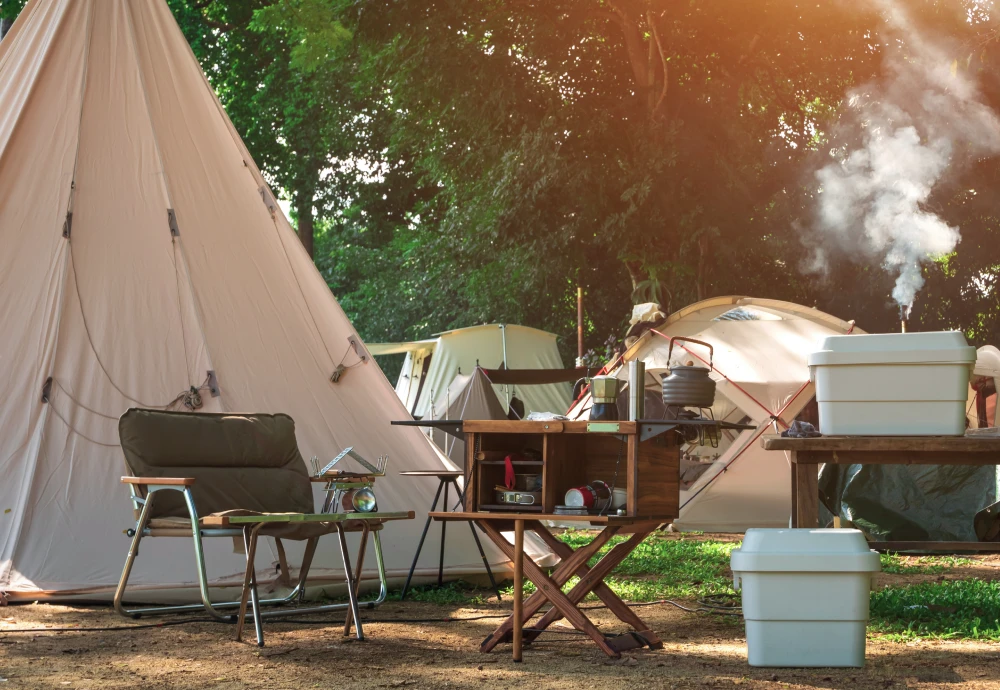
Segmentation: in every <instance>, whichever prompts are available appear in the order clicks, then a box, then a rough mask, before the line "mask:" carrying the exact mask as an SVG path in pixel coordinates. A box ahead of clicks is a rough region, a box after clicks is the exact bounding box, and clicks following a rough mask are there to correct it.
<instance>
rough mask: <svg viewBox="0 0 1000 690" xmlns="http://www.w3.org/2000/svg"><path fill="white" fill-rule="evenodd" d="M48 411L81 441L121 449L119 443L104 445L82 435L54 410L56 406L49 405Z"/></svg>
mask: <svg viewBox="0 0 1000 690" xmlns="http://www.w3.org/2000/svg"><path fill="white" fill-rule="evenodd" d="M49 409H51V410H52V414H54V415H55V416H56V417H58V418H59V419H60V420H61V421H62V423H63V424H65V425H66V426H67V428H69V430H70V431H72V432H73V433H74V434H76V435H77V436H79V437H80V438H82V439H83V440H85V441H90V442H91V443H93V444H94V445H96V446H104V447H105V448H120V447H121V444H120V443H104V442H102V441H97V440H94V439H92V438H90V437H89V436H87V435H86V434H84V433H83V432H81V431H80V430H79V429H77V428H76V427H75V426H73V425H72V424H70V422H69V420H68V419H66V418H65V417H63V416H62V413H60V412H59V410H57V409H56V406H55V405H53V404H52V403H51V402H50V403H49Z"/></svg>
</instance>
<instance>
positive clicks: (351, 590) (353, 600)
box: [337, 522, 365, 640]
mask: <svg viewBox="0 0 1000 690" xmlns="http://www.w3.org/2000/svg"><path fill="white" fill-rule="evenodd" d="M337 536H339V537H340V557H341V559H343V561H344V574H345V576H346V577H347V600H348V601H349V602H350V609H351V614H352V615H353V616H354V627H355V630H357V638H358V639H359V640H363V639H365V632H364V630H363V629H362V628H361V615H360V611H358V595H357V592H356V589H355V586H354V573H353V572H351V555H350V553H349V552H348V550H347V537H346V536H345V534H344V525H343V524H342V523H340V522H338V523H337Z"/></svg>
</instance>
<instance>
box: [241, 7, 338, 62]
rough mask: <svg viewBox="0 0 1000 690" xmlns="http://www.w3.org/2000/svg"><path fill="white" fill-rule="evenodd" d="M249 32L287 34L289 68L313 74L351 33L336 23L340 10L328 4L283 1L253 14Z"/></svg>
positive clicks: (332, 55) (328, 59) (327, 60)
mask: <svg viewBox="0 0 1000 690" xmlns="http://www.w3.org/2000/svg"><path fill="white" fill-rule="evenodd" d="M249 28H250V29H251V30H253V31H260V32H278V33H284V34H285V35H286V36H287V37H288V39H289V43H290V45H291V49H290V50H289V53H288V55H289V66H290V67H292V68H293V69H296V70H301V71H303V72H313V71H315V70H317V69H318V68H320V67H321V66H322V65H323V64H324V63H327V62H329V61H330V60H332V59H333V57H334V54H335V52H336V51H337V49H338V48H341V47H343V46H344V45H345V44H346V43H347V42H348V41H349V40H350V38H351V32H350V31H349V30H348V29H346V28H345V27H344V26H343V25H342V24H341V23H340V22H339V21H337V8H336V7H334V6H333V5H332V4H331V3H330V2H327V1H326V0H280V2H276V3H275V4H273V5H270V6H267V7H262V8H260V9H257V10H254V12H253V19H251V20H250V24H249Z"/></svg>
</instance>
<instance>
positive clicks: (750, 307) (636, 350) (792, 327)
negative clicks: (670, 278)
mask: <svg viewBox="0 0 1000 690" xmlns="http://www.w3.org/2000/svg"><path fill="white" fill-rule="evenodd" d="M861 332H862V331H861V330H860V329H858V328H855V326H854V324H853V322H849V321H842V320H840V319H838V318H835V317H833V316H830V315H829V314H825V313H823V312H821V311H818V310H816V309H811V308H809V307H804V306H801V305H798V304H792V303H790V302H780V301H777V300H767V299H754V298H750V297H718V298H715V299H710V300H705V301H702V302H698V303H697V304H694V305H691V306H689V307H686V308H684V309H682V310H680V311H678V312H675V313H674V314H671V315H670V317H669V318H668V319H667V320H666V321H665V322H664V323H663V324H662V325H660V326H659V327H657V328H655V329H654V330H650V331H647V332H646V333H644V334H643V335H642V337H640V338H639V340H638V341H637V342H635V343H634V344H633V345H632V347H630V348H629V349H628V351H626V352H625V355H624V360H625V361H629V360H633V359H637V360H641V361H643V362H645V365H646V374H647V375H646V400H647V403H646V405H647V408H646V417H647V418H654V417H655V416H656V410H654V409H651V406H650V402H649V401H650V400H652V401H654V402H655V401H656V400H657V398H659V395H660V392H661V387H660V385H661V384H660V375H661V374H663V373H665V372H666V371H667V369H669V367H670V366H676V365H678V364H684V363H687V362H689V361H690V362H693V363H695V364H699V365H701V366H705V365H707V364H708V362H709V359H710V358H709V353H708V351H707V350H706V349H705V348H703V347H702V346H699V345H693V344H691V343H687V342H678V343H677V344H676V345H675V346H674V350H673V354H672V356H671V357H670V359H669V360H668V357H667V355H668V350H669V345H670V340H669V339H670V338H671V337H674V336H684V337H687V338H695V339H697V340H701V341H705V342H707V343H709V344H710V345H712V347H713V348H714V361H713V364H714V370H713V371H712V374H711V377H712V379H714V380H715V382H716V396H715V405H714V407H713V413H714V415H715V418H716V419H720V420H725V421H729V422H742V423H745V424H752V425H753V426H754V428H753V429H749V430H744V431H741V432H738V433H734V432H724V433H723V435H722V438H721V439H720V443H719V447H718V448H712V447H711V446H698V445H696V444H692V445H689V446H686V447H685V448H684V451H685V452H684V454H683V457H682V459H681V495H680V506H681V507H680V517H679V518H678V519H677V520H675V521H674V525H675V526H676V527H677V528H678V529H681V530H703V531H706V532H713V531H714V532H742V531H744V530H746V529H747V528H748V527H787V526H788V520H789V515H790V512H791V488H790V487H791V471H790V469H789V465H788V459H787V458H786V457H785V454H784V453H775V452H770V451H765V450H764V449H763V448H761V446H760V437H761V436H763V435H764V434H765V433H777V432H779V431H781V430H782V429H785V428H787V426H788V424H790V423H791V422H792V420H794V419H795V417H796V416H797V415H798V414H799V413H800V412H801V411H802V409H803V408H804V407H805V405H806V404H808V403H809V401H810V400H812V398H813V397H814V395H815V391H814V388H813V385H812V384H811V383H810V382H809V369H808V367H807V365H806V361H807V358H808V356H809V353H810V352H812V351H813V350H815V349H816V348H817V347H818V346H819V344H820V342H821V341H822V339H823V338H824V337H826V336H828V335H843V334H845V333H861ZM612 373H613V374H614V375H615V376H617V377H618V378H620V379H623V380H626V379H627V378H628V367H627V366H620V367H618V368H617V369H616V370H615V371H613V372H612ZM625 399H626V400H627V398H625ZM626 404H627V403H626ZM621 406H622V403H621V401H620V402H619V407H621ZM589 407H590V401H589V398H586V397H585V398H584V399H582V400H581V401H580V402H578V403H577V405H576V406H575V407H574V410H573V411H572V412H571V414H570V416H571V417H573V418H576V417H585V416H586V414H587V411H588V410H589ZM626 409H627V408H626ZM661 413H662V410H661Z"/></svg>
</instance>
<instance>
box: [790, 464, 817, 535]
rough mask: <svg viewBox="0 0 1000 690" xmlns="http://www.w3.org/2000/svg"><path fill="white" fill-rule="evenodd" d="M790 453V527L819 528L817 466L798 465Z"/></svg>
mask: <svg viewBox="0 0 1000 690" xmlns="http://www.w3.org/2000/svg"><path fill="white" fill-rule="evenodd" d="M795 460H796V458H795V453H794V452H793V453H792V463H791V464H792V527H803V528H809V529H814V528H816V527H819V465H814V464H811V463H810V464H800V463H798V462H796V461H795Z"/></svg>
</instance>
